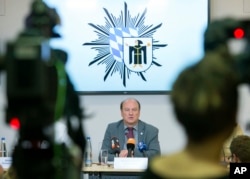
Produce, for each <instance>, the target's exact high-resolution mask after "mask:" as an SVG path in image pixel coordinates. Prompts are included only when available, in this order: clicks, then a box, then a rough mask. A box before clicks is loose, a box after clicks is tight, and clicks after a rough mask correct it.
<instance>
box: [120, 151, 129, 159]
mask: <svg viewBox="0 0 250 179" xmlns="http://www.w3.org/2000/svg"><path fill="white" fill-rule="evenodd" d="M127 156H128V150H121V152H120V154H119V157H127Z"/></svg>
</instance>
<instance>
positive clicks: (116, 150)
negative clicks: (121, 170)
mask: <svg viewBox="0 0 250 179" xmlns="http://www.w3.org/2000/svg"><path fill="white" fill-rule="evenodd" d="M111 148H112V153H113V154H115V156H116V157H119V154H120V143H119V139H118V138H117V137H112V138H111Z"/></svg>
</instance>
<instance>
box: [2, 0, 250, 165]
mask: <svg viewBox="0 0 250 179" xmlns="http://www.w3.org/2000/svg"><path fill="white" fill-rule="evenodd" d="M30 2H32V0H22V3H20V0H5V3H6V7H5V15H4V16H0V53H1V52H2V53H3V52H4V50H5V43H6V41H7V40H9V39H11V38H14V37H16V35H17V33H19V32H20V31H21V30H22V28H23V18H24V17H25V16H26V14H27V12H28V11H29V4H30ZM249 2H250V0H212V1H211V7H210V9H211V20H213V19H216V18H221V17H224V16H233V17H237V18H246V17H249V18H250V12H249V11H248V9H247V8H246V7H244V4H245V5H246V4H249ZM249 7H250V6H249ZM0 9H1V8H0ZM4 80H5V76H4V74H2V75H1V81H0V136H6V138H7V146H8V148H10V147H11V145H12V144H13V142H14V141H15V134H16V133H15V132H14V131H13V130H11V129H10V128H9V127H8V126H6V125H5V123H4V108H5V106H6V96H5V81H4ZM240 91H241V98H240V110H239V118H238V121H239V123H240V125H241V127H242V128H243V130H245V125H246V123H247V122H248V121H250V114H249V112H248V111H249V109H248V108H249V107H250V95H249V92H250V91H249V89H248V86H245V85H244V86H242V87H241V88H240ZM126 97H128V96H126V95H90V96H80V98H81V102H82V106H83V107H84V108H85V109H86V113H87V114H94V115H93V117H92V118H89V119H85V120H84V132H85V134H86V135H89V136H91V138H92V145H93V149H94V160H95V161H97V158H96V156H97V151H98V145H99V143H100V142H101V140H102V137H103V134H104V130H105V128H106V125H107V123H109V122H112V121H117V120H119V119H120V118H121V116H120V111H119V104H120V102H121V101H122V100H123V99H125V98H126ZM129 97H136V98H137V99H138V100H139V101H140V102H141V105H142V111H141V119H142V120H143V121H146V122H149V123H151V124H153V125H155V126H156V127H158V128H159V131H160V133H159V139H160V143H161V148H162V152H163V153H172V152H175V151H177V150H179V149H181V148H182V147H183V146H184V145H185V142H186V138H185V134H184V132H183V130H182V128H181V126H179V125H178V123H177V122H176V121H175V117H174V115H173V113H172V109H171V103H170V102H169V96H165V95H132V96H129Z"/></svg>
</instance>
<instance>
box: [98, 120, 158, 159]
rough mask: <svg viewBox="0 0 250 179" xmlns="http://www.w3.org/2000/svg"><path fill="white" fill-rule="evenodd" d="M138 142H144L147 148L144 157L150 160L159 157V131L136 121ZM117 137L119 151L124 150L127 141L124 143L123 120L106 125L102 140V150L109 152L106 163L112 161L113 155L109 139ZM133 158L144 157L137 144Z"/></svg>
mask: <svg viewBox="0 0 250 179" xmlns="http://www.w3.org/2000/svg"><path fill="white" fill-rule="evenodd" d="M137 132H138V142H144V143H145V144H146V146H147V150H146V151H145V154H146V156H147V157H148V158H149V159H150V158H152V157H153V156H155V155H160V154H161V150H160V144H159V140H158V133H159V130H158V129H157V128H156V127H154V126H152V125H150V124H147V123H145V122H143V121H141V120H139V121H138V131H137ZM112 137H117V138H118V139H119V143H120V149H121V150H122V149H124V148H123V146H124V145H126V143H127V141H125V131H124V123H123V120H120V121H118V122H113V123H110V124H108V126H107V129H106V132H105V135H104V139H103V142H102V149H108V150H109V157H108V161H113V160H114V157H115V154H114V153H113V150H112V148H111V138H112ZM134 157H144V155H143V153H142V152H140V151H139V150H138V147H137V144H136V145H135V149H134Z"/></svg>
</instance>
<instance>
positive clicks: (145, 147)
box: [138, 142, 147, 157]
mask: <svg viewBox="0 0 250 179" xmlns="http://www.w3.org/2000/svg"><path fill="white" fill-rule="evenodd" d="M138 149H139V151H140V152H142V153H143V157H147V154H146V152H145V151H146V150H147V146H146V144H145V143H144V142H139V143H138Z"/></svg>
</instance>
